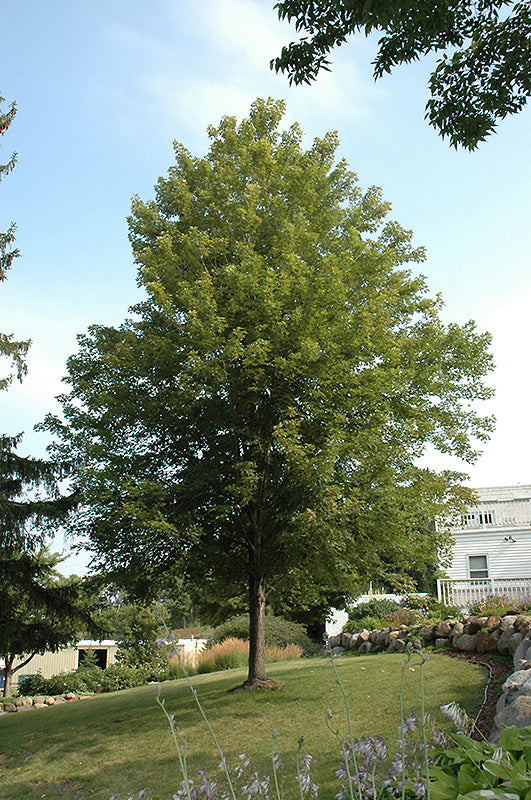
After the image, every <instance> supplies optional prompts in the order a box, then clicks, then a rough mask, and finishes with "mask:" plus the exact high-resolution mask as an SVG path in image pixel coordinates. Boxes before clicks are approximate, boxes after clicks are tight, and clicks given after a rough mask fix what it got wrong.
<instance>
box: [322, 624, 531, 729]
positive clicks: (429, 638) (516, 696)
mask: <svg viewBox="0 0 531 800" xmlns="http://www.w3.org/2000/svg"><path fill="white" fill-rule="evenodd" d="M413 639H420V641H421V643H423V644H424V645H433V646H435V647H436V648H438V649H447V650H457V651H460V652H462V653H478V654H481V653H499V654H500V655H508V656H511V657H512V659H513V666H514V669H515V671H514V672H513V673H512V674H511V675H509V677H508V678H507V680H506V681H505V683H504V684H503V686H502V695H501V697H500V698H499V700H498V703H497V706H496V712H497V713H496V716H495V718H494V727H493V730H492V733H491V735H490V739H491V741H497V740H498V739H499V736H500V732H501V729H502V728H504V727H506V726H509V725H515V726H516V727H517V728H524V727H526V726H528V725H531V616H527V615H523V614H510V615H507V616H505V617H497V616H491V617H477V616H470V617H464V618H463V619H462V620H458V621H452V622H440V623H438V624H437V625H423V626H422V627H416V628H408V627H407V626H406V625H401V626H400V627H398V628H393V627H389V628H384V629H382V628H379V629H376V630H373V631H368V630H367V629H364V630H362V631H359V632H357V633H341V634H338V635H337V636H332V637H330V639H329V642H328V645H329V647H330V648H331V650H332V653H333V654H334V652H335V653H339V652H342V651H343V650H345V649H350V650H356V651H357V652H358V653H360V654H365V653H383V652H386V653H397V652H401V651H403V650H405V648H406V644H407V642H408V641H411V640H413Z"/></svg>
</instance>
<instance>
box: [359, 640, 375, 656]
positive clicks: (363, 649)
mask: <svg viewBox="0 0 531 800" xmlns="http://www.w3.org/2000/svg"><path fill="white" fill-rule="evenodd" d="M371 650H372V642H362V644H361V645H360V647H359V648H358V653H361V654H362V655H365V653H370V652H371Z"/></svg>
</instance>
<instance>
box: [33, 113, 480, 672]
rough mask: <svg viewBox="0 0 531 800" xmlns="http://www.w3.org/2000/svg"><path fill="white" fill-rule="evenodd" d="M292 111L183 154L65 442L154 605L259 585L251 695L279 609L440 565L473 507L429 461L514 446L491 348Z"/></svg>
mask: <svg viewBox="0 0 531 800" xmlns="http://www.w3.org/2000/svg"><path fill="white" fill-rule="evenodd" d="M283 112H284V105H283V103H281V102H274V101H271V100H270V101H263V100H257V101H256V102H255V103H253V105H252V107H251V113H250V116H249V118H248V119H245V120H243V121H242V122H241V123H240V124H237V121H236V120H235V119H234V118H232V117H225V118H223V119H222V121H221V123H220V125H219V127H218V128H210V129H209V135H210V138H211V140H212V144H211V147H210V150H209V152H208V154H207V155H206V156H204V157H203V158H196V157H194V156H192V155H191V154H190V153H189V152H188V151H187V150H186V149H185V148H184V147H183V146H182V145H180V144H177V143H176V144H175V157H176V160H175V164H174V165H173V166H172V167H171V168H170V171H169V175H168V177H167V178H161V179H160V180H159V181H158V184H157V186H156V194H155V199H154V200H151V201H149V202H147V203H143V202H142V201H140V200H139V199H138V198H136V199H135V200H134V201H133V208H132V216H131V219H130V221H129V225H130V237H131V241H132V245H133V252H134V255H135V259H136V261H137V263H138V265H139V277H138V281H139V284H140V285H141V286H142V287H143V288H144V289H145V291H146V294H147V299H146V300H145V301H144V302H142V303H140V304H139V305H138V306H136V307H135V308H134V309H133V317H132V318H131V319H128V320H126V321H125V322H124V323H123V324H122V325H121V326H120V327H119V328H109V327H103V326H93V327H91V328H90V330H89V332H88V333H87V334H86V335H84V336H81V337H79V352H78V353H77V354H76V355H74V356H72V357H71V358H70V359H69V361H68V377H67V381H68V382H69V383H70V387H71V389H70V392H69V393H67V394H65V395H63V396H62V397H61V401H62V404H63V409H64V421H62V420H60V419H58V418H55V417H49V418H48V419H47V422H46V426H45V427H46V428H47V429H48V430H50V431H52V432H53V433H54V434H55V435H56V437H57V440H58V441H57V444H56V446H55V448H54V452H55V454H56V455H57V457H58V460H66V461H70V460H71V461H73V462H75V463H77V464H78V465H79V467H78V470H77V473H76V488H77V490H78V491H79V493H80V496H81V497H82V502H83V506H82V508H81V510H80V513H79V515H78V517H77V521H76V527H77V530H82V531H84V532H85V533H86V535H87V537H88V539H89V541H90V544H91V547H92V548H94V550H95V551H96V553H97V554H98V555H99V557H100V559H101V562H102V563H103V564H104V565H105V567H106V568H107V569H109V570H110V571H111V572H112V573H113V575H114V576H116V580H117V581H120V582H122V583H123V584H125V585H127V586H128V587H129V588H134V589H136V590H137V591H144V592H145V591H149V589H150V588H151V587H152V585H153V583H154V581H155V578H156V576H157V575H160V574H162V573H164V571H165V570H167V569H168V568H170V567H171V568H172V569H174V568H180V569H182V570H183V571H184V572H185V573H186V574H187V575H188V576H189V577H190V578H191V579H193V580H195V581H196V582H199V581H201V580H204V581H205V582H208V583H209V586H211V587H213V588H214V589H215V588H216V587H217V588H218V591H219V592H220V593H222V594H223V595H227V594H228V596H230V597H239V596H240V595H241V593H242V590H244V589H245V588H246V589H247V602H248V610H249V614H250V654H249V675H248V679H247V681H246V683H247V685H252V686H254V685H260V684H261V683H263V682H264V681H265V680H266V678H267V676H266V672H265V658H264V620H265V607H266V600H267V597H268V595H269V593H270V592H271V591H273V590H274V589H275V588H276V587H280V586H281V587H282V590H283V591H284V590H285V589H287V588H289V589H290V591H291V592H292V593H293V594H294V595H296V594H299V595H301V594H302V593H303V592H306V593H307V594H311V593H312V592H313V590H314V589H315V587H323V586H324V587H326V586H328V587H333V586H334V585H336V583H339V585H340V587H341V590H342V591H346V589H347V588H349V587H350V588H351V590H352V592H354V591H355V588H356V586H358V585H359V583H360V582H365V581H367V580H369V579H378V578H380V579H388V578H389V579H391V578H392V579H393V580H394V581H395V582H396V581H400V579H401V577H403V576H406V575H407V574H409V570H411V569H414V568H416V567H417V568H418V567H420V566H421V565H422V564H423V563H425V561H426V558H427V557H428V553H429V558H431V557H432V554H433V547H434V545H443V544H444V536H443V535H442V534H440V533H439V534H436V533H435V532H434V531H433V530H430V528H429V525H428V524H427V521H428V520H431V519H433V517H434V516H435V514H436V513H439V512H441V510H442V509H446V510H448V509H449V508H450V509H451V508H456V507H461V505H462V500H463V491H462V490H461V488H460V487H459V479H460V478H461V477H462V476H459V475H456V474H453V473H439V474H437V473H434V472H432V471H430V470H429V469H421V468H420V467H418V466H417V462H418V458H419V456H421V455H422V453H423V452H424V450H425V448H426V447H427V446H428V445H429V446H432V447H434V448H435V449H436V450H438V451H442V452H445V453H452V454H455V455H457V456H460V457H462V458H464V459H467V460H473V459H474V458H475V455H476V450H475V447H474V445H473V443H472V439H473V438H474V437H476V438H478V439H480V440H484V439H485V438H487V436H488V432H489V431H490V429H491V421H490V420H489V419H485V418H482V417H481V416H480V415H479V414H478V413H477V406H476V405H475V403H476V401H477V400H479V399H483V398H487V397H489V396H490V391H489V389H487V388H486V387H485V384H484V379H485V375H486V374H487V373H488V371H489V370H490V369H491V358H490V355H489V352H488V345H489V341H490V338H489V336H488V335H487V334H483V335H480V334H478V333H477V332H476V330H475V327H474V324H473V323H472V322H469V323H466V324H465V325H462V326H459V325H454V324H450V325H445V324H444V323H443V322H442V320H441V319H440V317H439V311H440V308H441V301H440V300H439V299H432V298H430V297H429V296H428V293H427V289H426V285H425V281H424V279H423V278H422V277H418V276H416V275H414V274H413V273H412V272H411V271H410V270H409V269H408V267H407V266H406V265H407V264H408V262H413V263H416V262H418V261H420V260H421V259H422V258H423V251H422V250H421V249H415V248H413V247H412V244H411V233H410V232H408V231H406V230H404V229H403V228H401V227H400V226H399V225H398V224H397V223H395V222H391V221H387V220H386V216H387V214H388V211H389V206H388V204H386V203H385V202H384V201H383V200H382V198H381V194H380V191H379V190H378V189H375V188H372V189H370V190H369V191H368V192H366V193H363V192H362V191H361V189H360V188H359V186H358V184H357V178H356V176H355V175H354V174H353V173H352V172H350V170H349V169H348V167H347V164H346V163H345V162H344V161H337V160H336V150H337V147H338V140H337V136H336V135H335V134H326V135H325V136H324V137H323V138H322V139H316V140H315V141H314V142H313V144H312V145H311V146H310V147H309V148H308V149H307V150H306V149H303V147H302V141H303V135H302V132H301V130H300V128H299V126H298V125H296V124H295V125H292V126H291V127H290V128H289V129H288V130H281V128H280V123H281V119H282V115H283Z"/></svg>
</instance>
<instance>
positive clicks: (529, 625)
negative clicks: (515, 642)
mask: <svg viewBox="0 0 531 800" xmlns="http://www.w3.org/2000/svg"><path fill="white" fill-rule="evenodd" d="M514 629H515V631H516V632H517V633H521V634H522V636H525V635H526V633H528V632H529V630H531V617H530V616H528V615H526V614H519V615H518V616H517V617H516V619H515V621H514Z"/></svg>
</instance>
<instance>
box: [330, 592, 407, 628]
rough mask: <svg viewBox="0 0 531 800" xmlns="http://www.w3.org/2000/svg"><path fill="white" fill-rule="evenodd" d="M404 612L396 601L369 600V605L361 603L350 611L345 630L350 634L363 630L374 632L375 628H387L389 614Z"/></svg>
mask: <svg viewBox="0 0 531 800" xmlns="http://www.w3.org/2000/svg"><path fill="white" fill-rule="evenodd" d="M402 610H403V609H402V606H401V605H400V603H399V602H397V601H396V600H388V599H381V600H378V599H374V600H369V601H368V602H367V603H360V604H359V605H357V606H352V607H351V608H349V609H348V622H347V623H346V624H345V626H344V630H345V631H347V632H348V633H350V632H352V631H360V630H362V629H363V628H367V630H372V629H373V628H383V627H386V622H385V620H384V618H385V617H386V616H387V615H389V614H393V613H399V612H401V611H402ZM390 624H391V623H389V622H388V623H387V625H390Z"/></svg>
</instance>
